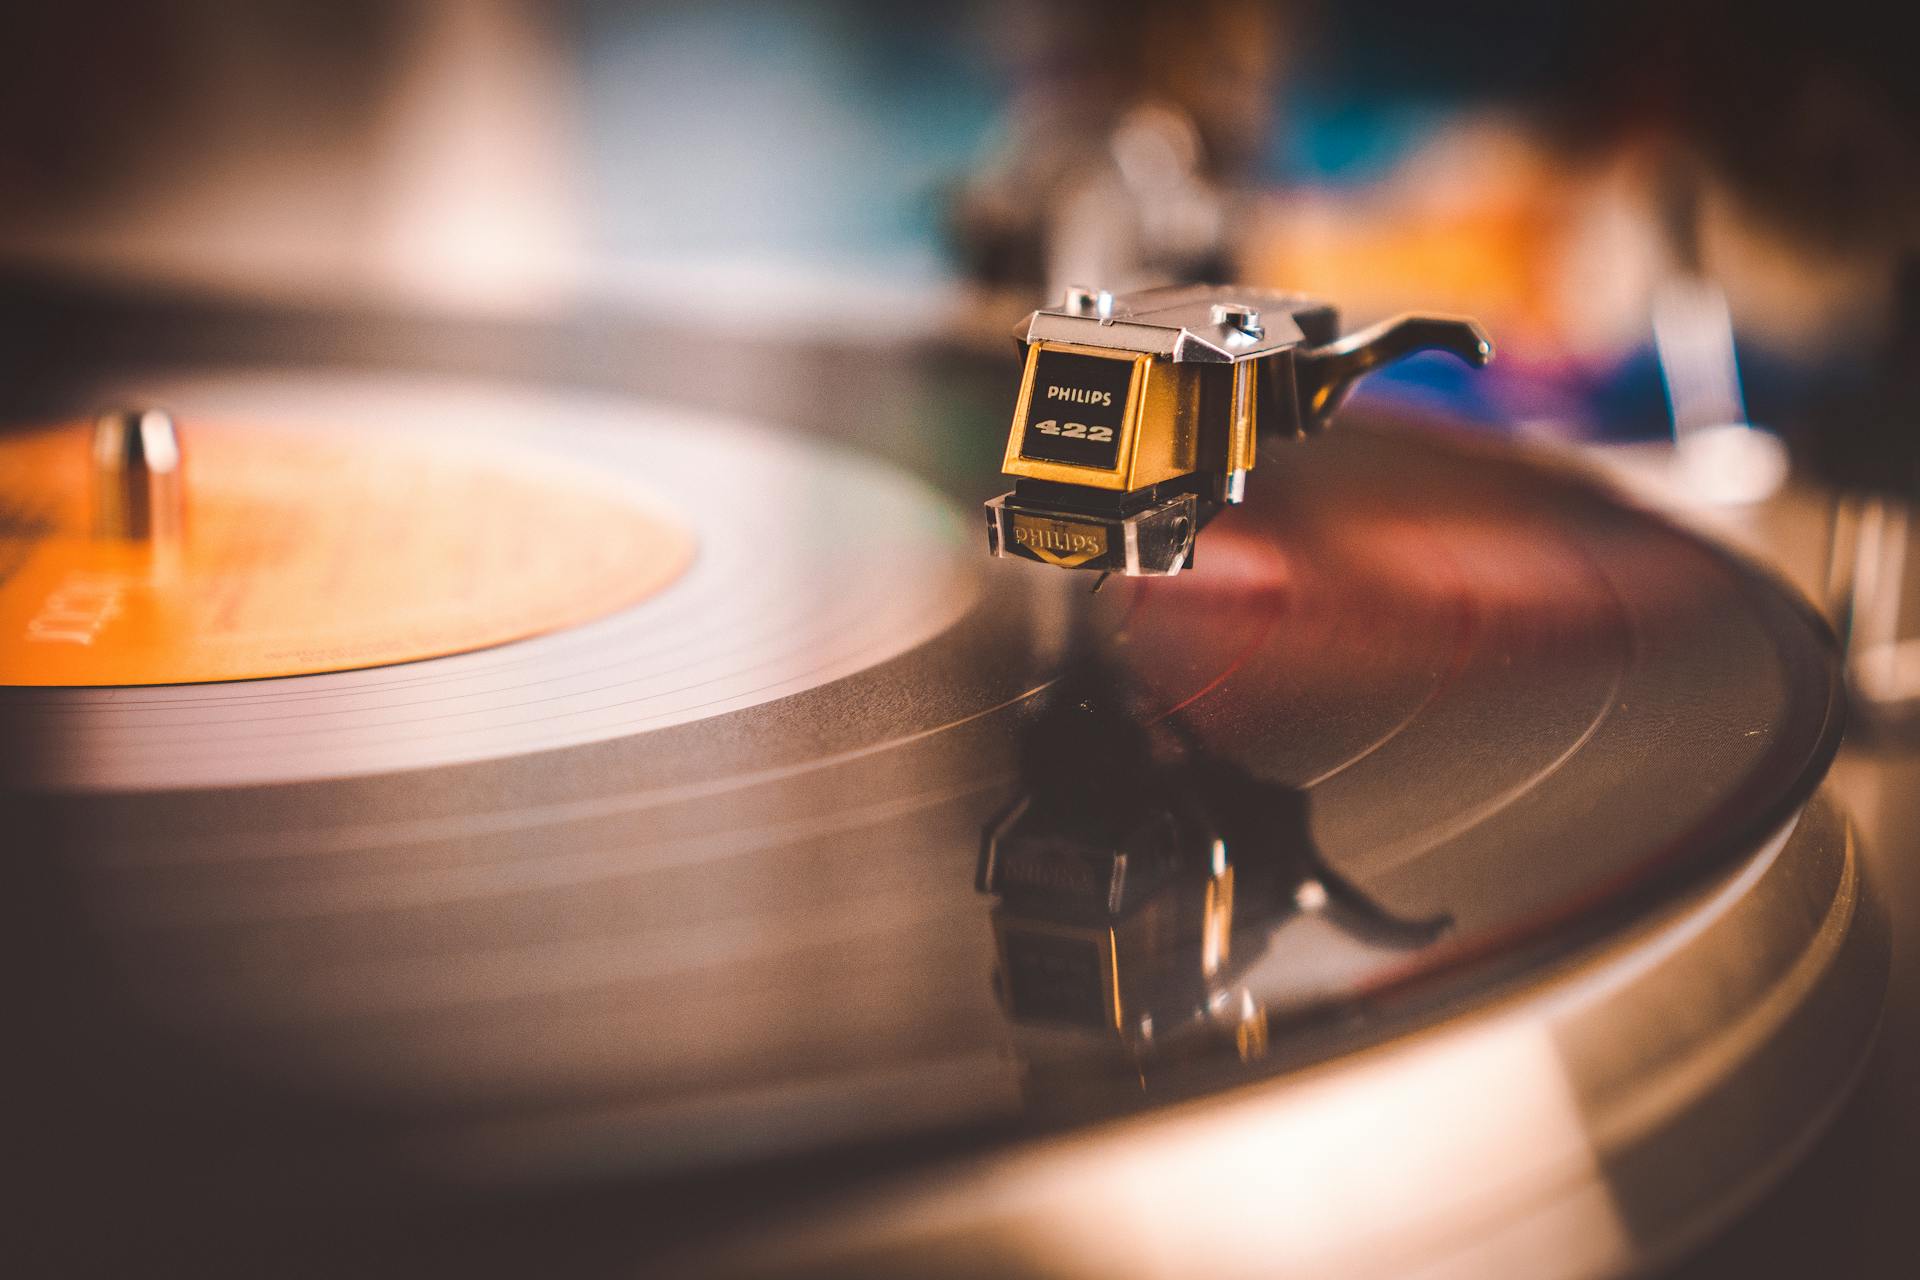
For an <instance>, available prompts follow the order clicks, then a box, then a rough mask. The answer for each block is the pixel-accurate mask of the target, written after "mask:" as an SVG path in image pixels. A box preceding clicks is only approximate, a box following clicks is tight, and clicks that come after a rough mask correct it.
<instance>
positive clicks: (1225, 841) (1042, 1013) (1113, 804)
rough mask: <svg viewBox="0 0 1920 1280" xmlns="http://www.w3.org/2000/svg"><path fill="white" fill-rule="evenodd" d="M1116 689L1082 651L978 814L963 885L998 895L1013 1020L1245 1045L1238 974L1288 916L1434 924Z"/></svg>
mask: <svg viewBox="0 0 1920 1280" xmlns="http://www.w3.org/2000/svg"><path fill="white" fill-rule="evenodd" d="M1124 690H1125V686H1124V685H1123V684H1122V683H1121V682H1120V680H1119V679H1118V678H1117V677H1116V676H1114V675H1112V674H1111V673H1109V672H1108V671H1106V670H1105V669H1104V667H1103V666H1102V665H1101V664H1100V663H1098V662H1096V661H1088V662H1085V663H1083V664H1081V665H1080V666H1077V667H1076V668H1075V669H1074V670H1073V671H1072V672H1070V673H1069V674H1068V675H1067V676H1066V677H1065V678H1064V679H1063V680H1062V681H1061V683H1060V684H1059V685H1058V686H1057V687H1056V689H1055V691H1054V695H1053V697H1052V699H1051V701H1050V704H1049V707H1048V709H1047V711H1046V712H1044V713H1043V714H1042V716H1041V717H1040V718H1039V719H1038V720H1037V721H1036V722H1035V723H1034V724H1033V726H1032V727H1031V729H1030V730H1029V731H1028V735H1027V738H1026V740H1025V742H1024V744H1023V750H1022V762H1021V763H1022V776H1023V782H1024V784H1025V791H1024V793H1023V794H1022V795H1021V796H1020V797H1019V798H1018V799H1017V800H1015V801H1014V803H1013V804H1012V805H1011V806H1009V807H1008V808H1007V809H1006V810H1005V811H1004V812H1002V813H1001V814H999V815H998V816H997V817H996V818H995V819H994V820H993V821H992V822H991V823H990V824H989V825H988V827H987V829H986V833H985V837H984V840H983V847H982V852H981V859H980V866H979V873H978V879H977V887H978V888H979V889H980V891H981V892H983V893H987V894H991V895H993V896H995V897H996V898H997V899H998V902H997V904H996V906H995V908H994V911H993V929H994V936H995V943H996V951H997V955H998V963H999V972H998V976H997V985H998V988H999V993H1000V997H1001V1000H1002V1002H1003V1004H1004V1006H1005V1008H1006V1010H1007V1012H1008V1014H1009V1015H1010V1016H1011V1017H1012V1018H1013V1019H1014V1021H1015V1022H1016V1023H1018V1024H1021V1025H1023V1026H1029V1027H1039V1026H1055V1027H1080V1028H1085V1029H1088V1030H1091V1031H1099V1032H1104V1033H1107V1034H1110V1035H1114V1036H1117V1037H1118V1039H1119V1040H1120V1041H1121V1042H1122V1044H1123V1045H1124V1046H1125V1048H1126V1049H1127V1050H1128V1051H1129V1053H1128V1056H1129V1057H1130V1058H1131V1059H1132V1065H1134V1066H1135V1067H1137V1068H1139V1069H1141V1070H1144V1069H1145V1063H1146V1062H1147V1060H1148V1059H1150V1058H1158V1057H1161V1056H1163V1055H1166V1054H1174V1055H1179V1053H1180V1048H1179V1046H1180V1045H1181V1044H1182V1043H1190V1044H1193V1045H1194V1046H1195V1047H1199V1046H1202V1045H1205V1044H1210V1043H1212V1042H1213V1041H1214V1040H1215V1039H1216V1037H1231V1039H1232V1041H1233V1043H1234V1044H1235V1046H1236V1047H1237V1049H1238V1051H1239V1054H1240V1056H1241V1057H1243V1058H1249V1057H1255V1056H1259V1055H1260V1054H1262V1053H1264V1051H1265V1047H1266V1038H1267V1011H1266V1009H1265V1007H1264V1005H1263V1003H1262V1002H1261V1001H1260V1000H1259V999H1258V998H1257V997H1256V996H1255V994H1254V993H1253V992H1251V991H1249V990H1247V989H1246V988H1245V987H1244V986H1242V985H1240V984H1239V982H1238V979H1239V977H1240V975H1242V974H1244V973H1245V972H1246V970H1247V969H1248V968H1249V967H1250V966H1251V965H1252V964H1253V962H1254V961H1255V960H1257V959H1258V958H1259V957H1260V955H1261V954H1262V953H1263V952H1264V951H1265V950H1266V946H1267V944H1268V942H1269V941H1270V940H1271V939H1272V937H1273V936H1274V934H1275V932H1276V931H1277V930H1278V929H1280V928H1282V927H1284V926H1285V924H1286V923H1287V922H1288V921H1289V920H1293V919H1297V918H1299V917H1302V916H1308V915H1312V916H1319V917H1320V918H1322V919H1323V920H1325V921H1326V922H1328V923H1329V924H1331V925H1332V926H1333V927H1334V928H1336V929H1338V930H1339V931H1341V932H1342V933H1344V934H1346V935H1348V936H1349V937H1351V938H1353V939H1355V940H1356V941H1359V942H1361V943H1364V944H1366V945H1369V946H1373V947H1384V948H1394V949H1411V948H1415V947H1419V946H1423V945H1425V944H1427V943H1429V942H1431V941H1433V940H1434V938H1436V937H1437V936H1438V935H1439V934H1441V933H1442V932H1444V931H1445V930H1446V928H1447V927H1448V925H1449V923H1450V921H1449V920H1448V919H1447V918H1446V917H1444V916H1441V917H1437V918H1433V919H1426V920H1408V919H1404V918H1401V917H1399V916H1396V915H1394V914H1392V913H1391V912H1389V911H1387V910H1386V909H1385V908H1383V907H1382V906H1380V905H1379V904H1378V903H1376V902H1374V901H1373V900H1372V899H1371V898H1369V897H1368V896H1367V895H1366V894H1365V893H1364V892H1363V891H1362V890H1360V889H1359V888H1358V887H1356V886H1355V885H1353V884H1352V883H1351V882H1349V881H1348V880H1347V879H1345V878H1344V877H1343V876H1341V875H1340V874H1339V873H1338V872H1337V871H1335V870H1334V869H1333V868H1332V867H1330V866H1328V865H1327V863H1326V861H1325V860H1324V859H1323V858H1322V857H1321V855H1320V852H1319V850H1318V849H1317V848H1316V847H1315V845H1314V841H1313V837H1312V834H1311V832H1310V831H1309V829H1308V821H1307V818H1308V805H1307V797H1306V795H1305V793H1303V792H1302V791H1300V790H1298V789H1297V788H1293V787H1289V786H1285V785H1283V784H1278V783H1273V782H1266V781H1263V780H1261V779H1259V778H1256V777H1254V776H1253V775H1252V774H1250V773H1249V772H1247V771H1246V770H1245V769H1244V768H1242V767H1241V766H1239V765H1236V764H1234V763H1232V762H1230V761H1227V760H1225V759H1222V758H1220V757H1218V756H1216V755H1214V754H1212V753H1211V752H1209V751H1208V750H1207V749H1206V747H1205V746H1204V745H1203V744H1202V743H1201V742H1200V741H1199V740H1198V738H1197V737H1196V736H1195V735H1194V734H1192V733H1191V732H1190V731H1189V730H1188V729H1187V727H1186V726H1185V725H1184V724H1183V723H1182V722H1181V721H1180V720H1179V719H1178V718H1177V717H1169V718H1166V719H1163V720H1160V721H1158V722H1155V723H1143V722H1142V721H1141V720H1140V719H1138V718H1137V717H1135V716H1134V715H1132V714H1131V713H1130V712H1129V709H1128V707H1127V705H1126V695H1125V692H1124Z"/></svg>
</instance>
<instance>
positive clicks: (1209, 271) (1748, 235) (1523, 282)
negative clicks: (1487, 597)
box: [0, 0, 1920, 469]
mask: <svg viewBox="0 0 1920 1280" xmlns="http://www.w3.org/2000/svg"><path fill="white" fill-rule="evenodd" d="M1879 14H1880V7H1879V6H1875V5H1867V4H1862V3H1857V2H1855V0H1840V2H1839V3H1828V4H1823V5H1820V6H1808V5H1804V4H1802V5H1792V6H1789V5H1773V4H1742V5H1730V4H1713V3H1701V2H1699V0H1677V2H1675V0H1668V2H1664V3H1655V2H1653V0H1624V2H1614V3H1604V4H1603V3H1597V2H1580V3H1570V4H1561V5H1540V4H1529V3H1522V2H1518V0H1510V2H1509V0H1461V2H1459V3H1454V4H1450V5H1444V6H1435V5H1426V4H1418V3H1413V2H1411V0H1388V2H1386V3H1369V4H1332V3H1324V2H1320V3H1310V2H1301V3H1282V4H1263V3H1253V2H1251V0H1203V2H1198V3H1181V4H1177V5H1176V4H1165V3H1163V4H1151V3H1063V2H1056V3H1043V4H1029V3H1013V2H1011V0H1004V2H1003V0H936V2H935V3H928V4H921V5H913V6H901V5H897V4H889V3H883V2H881V0H837V2H834V3H818V4H807V5H799V4H779V3H760V2H749V0H721V2H719V3H616V2H615V0H554V2H552V3H536V2H533V0H402V2H397V3H374V2H373V0H341V2H339V3H334V4H328V5H318V6H316V5H306V4H299V3H294V2H292V0H255V2H251V3H239V2H236V0H175V2H174V3H169V4H165V5H136V4H123V3H100V2H98V0H92V2H88V0H81V2H79V3H69V4H62V5H14V6H9V7H8V11H7V13H6V15H5V16H4V17H0V48H4V49H5V50H7V52H6V54H5V55H4V58H5V62H6V75H5V76H4V77H0V255H4V257H5V259H6V260H8V261H9V262H13V263H29V264H35V265H37V266H40V267H46V268H51V269H56V270H60V271H73V272H83V273H110V274H111V275H112V277H113V278H115V279H116V280H119V281H121V282H127V281H135V280H138V281H146V282H151V283H155V284H166V285H175V286H178V285H190V286H193V287H196V288H199V289H203V290H215V291H221V290H224V291H230V292H235V293H241V294H244V295H246V296H249V297H254V298H259V297H267V296H270V297H273V298H276V299H280V300H283V301H289V302H299V303H305V304H314V303H321V304H354V305H374V304H377V305H384V306H396V307H402V308H428V309H436V310H448V311H454V312H481V313H485V314H489V315H496V316H497V315H502V314H506V315H528V314H543V313H553V312H556V311H575V312H577V311H578V310H579V309H580V308H582V307H583V306H594V307H612V308H616V309H619V310H621V311H623V312H626V313H629V314H641V315H647V316H652V317H664V318H675V317H677V318H680V319H683V320H687V321H690V322H695V323H711V322H713V321H714V320H715V319H716V318H719V317H724V323H725V324H726V325H728V326H729V327H730V328H733V329H735V330H737V331H744V330H756V329H765V328H772V329H775V330H779V329H781V328H782V327H783V326H792V325H795V324H804V325H805V326H807V327H808V328H809V331H810V332H811V333H813V334H815V335H819V334H825V333H836V334H840V335H849V336H852V337H854V338H856V339H860V340H879V339H882V338H884V337H902V336H921V337H924V336H926V335H928V334H934V335H941V336H948V337H954V336H964V335H971V334H981V333H986V334H990V335H991V336H992V339H993V340H994V341H996V342H997V341H999V339H1000V338H1001V337H1002V336H1003V331H1004V329H1005V327H1006V325H1007V324H1009V323H1011V320H1012V319H1013V318H1017V316H1018V315H1020V314H1021V313H1023V312H1024V310H1026V309H1027V308H1029V307H1030V306H1031V305H1033V302H1034V300H1035V299H1036V298H1039V297H1041V296H1042V295H1045V294H1049V293H1053V292H1056V291H1057V290H1058V289H1059V288H1060V287H1061V286H1063V285H1064V284H1066V283H1068V282H1076V283H1078V282H1087V283H1094V284H1099V285H1103V286H1106V287H1111V288H1115V289H1124V288H1128V287H1131V286H1134V285H1137V284H1141V283H1149V282H1153V281H1156V280H1166V279H1180V278H1195V277H1212V278H1229V277H1230V278H1238V279H1242V280H1245V281H1248V282H1250V283H1260V284H1271V285H1277V286H1284V287H1290V288H1298V289H1303V290H1307V291H1311V292H1316V293H1319V294H1322V295H1324V296H1326V297H1329V298H1331V299H1333V300H1336V301H1337V302H1339V303H1340V304H1341V305H1342V306H1343V307H1344V308H1345V309H1346V310H1347V311H1348V313H1349V315H1350V317H1351V318H1352V319H1353V320H1356V321H1358V320H1367V319H1371V318H1374V317H1376V316H1378V315H1381V314H1385V313H1389V312H1392V311H1394V310H1398V309H1401V308H1405V307H1410V306H1418V307H1423V308H1429V309H1438V310H1454V311H1461V312H1471V313H1473V314H1475V315H1476V316H1478V317H1479V318H1480V319H1482V320H1483V321H1484V322H1485V323H1486V325H1487V327H1488V328H1489V329H1490V330H1491V331H1492V332H1494V333H1495V334H1496V335H1497V337H1498V339H1499V342H1500V345H1501V348H1502V355H1503V360H1502V364H1501V367H1500V368H1499V370H1498V372H1497V373H1496V374H1494V375H1493V376H1490V377H1487V378H1485V379H1474V378H1469V377H1467V376H1465V375H1463V374H1454V373H1453V372H1451V371H1450V370H1449V368H1448V366H1447V365H1446V364H1445V363H1444V362H1441V361H1437V360H1436V361H1434V362H1432V363H1431V364H1425V363H1422V364H1418V365H1416V366H1414V367H1413V368H1412V369H1410V370H1409V371H1408V372H1407V373H1406V374H1404V375H1400V377H1401V379H1402V381H1403V382H1404V383H1405V384H1406V385H1407V387H1408V388H1409V389H1410V390H1417V389H1418V388H1420V387H1422V386H1425V387H1429V388H1430V389H1431V390H1432V391H1433V392H1434V394H1435V396H1437V397H1439V398H1441V399H1443V400H1444V403H1445V404H1446V405H1447V406H1448V407H1449V409H1450V410H1451V411H1452V412H1454V413H1455V414H1457V415H1460V416H1464V417H1469V418H1475V419H1480V420H1483V421H1486V422H1488V423H1490V424H1497V425H1500V426H1503V427H1505V428H1508V429H1520V430H1527V431H1534V432H1545V433H1549V434H1557V435H1563V436H1572V437H1576V438H1648V437H1654V436H1659V435H1662V434H1667V433H1669V432H1671V430H1672V426H1673V418H1674V416H1675V415H1674V412H1673V406H1671V405H1670V403H1669V397H1668V395H1667V391H1666V386H1665V382H1664V381H1663V377H1662V368H1661V362H1660V360H1659V358H1658V351H1657V348H1656V344H1655V318H1656V314H1664V315H1666V316H1667V318H1668V319H1669V320H1671V321H1672V322H1673V324H1672V326H1671V327H1672V328H1673V329H1674V330H1675V333H1674V335H1673V340H1674V343H1675V344H1677V346H1678V348H1679V351H1678V352H1677V353H1676V352H1669V353H1668V355H1669V362H1670V361H1671V359H1672V358H1675V356H1676V354H1677V355H1678V356H1680V357H1682V358H1685V357H1687V356H1689V355H1691V356H1693V357H1696V358H1697V357H1698V355H1699V353H1700V352H1701V351H1708V350H1709V349H1711V348H1713V347H1714V344H1715V342H1716V341H1719V342H1720V343H1721V345H1725V341H1726V334H1725V333H1724V332H1723V333H1721V334H1720V335H1718V338H1717V339H1716V337H1715V335H1713V334H1710V333H1704V332H1703V331H1702V330H1703V326H1704V327H1705V328H1706V329H1711V328H1712V327H1713V319H1714V313H1715V311H1716V307H1720V306H1724V308H1725V309H1726V314H1727V315H1728V316H1730V324H1731V330H1732V332H1733V333H1735V334H1737V337H1738V360H1739V363H1738V370H1739V381H1738V384H1737V387H1736V390H1738V391H1740V392H1744V394H1745V398H1746V403H1745V406H1744V412H1745V414H1746V416H1750V417H1751V418H1752V419H1753V420H1755V421H1758V422H1763V423H1766V424H1768V425H1774V426H1777V427H1779V428H1780V429H1782V430H1787V431H1789V432H1795V431H1800V430H1805V429H1807V428H1808V426H1809V423H1810V421H1811V420H1812V419H1814V418H1816V417H1818V416H1819V414H1820V413H1821V412H1822V411H1823V410H1825V411H1830V410H1828V409H1827V406H1831V405H1833V404H1836V403H1839V402H1841V401H1846V402H1848V403H1849V404H1855V403H1860V402H1874V401H1876V398H1877V397H1879V396H1880V394H1881V393H1880V387H1881V385H1882V384H1883V383H1884V382H1887V381H1889V380H1898V378H1899V377H1900V376H1903V375H1900V374H1899V373H1898V369H1899V368H1905V367H1909V366H1910V365H1911V361H1910V360H1903V359H1901V358H1899V353H1902V352H1905V353H1911V351H1912V349H1913V346H1914V342H1915V339H1914V338H1913V336H1912V334H1913V327H1914V319H1913V314H1914V312H1915V311H1916V309H1920V302H1917V301H1916V299H1915V296H1914V295H1915V292H1916V289H1920V283H1916V278H1915V271H1916V268H1915V267H1914V265H1913V264H1914V261H1915V250H1916V243H1917V242H1920V163H1916V154H1915V153H1916V151H1920V90H1916V87H1915V82H1914V78H1913V77H1912V76H1911V75H1909V74H1907V72H1906V66H1905V58H1906V54H1905V51H1904V46H1903V45H1902V44H1901V43H1900V42H1899V41H1897V40H1893V39H1890V38H1888V36H1889V33H1888V32H1887V31H1886V30H1885V28H1884V27H1883V26H1882V24H1881V21H1880V18H1879ZM1701 281H1704V282H1707V283H1708V284H1709V285H1710V286H1711V287H1710V288H1709V289H1708V290H1707V291H1706V294H1705V298H1706V300H1705V302H1704V303H1703V302H1702V299H1701V296H1700V293H1699V291H1697V290H1693V291H1690V290H1689V289H1688V288H1687V287H1686V286H1687V285H1689V284H1690V283H1693V282H1701ZM1663 304H1664V310H1663ZM1703 305H1704V308H1705V316H1706V319H1704V320H1703V319H1702V314H1703V313H1702V307H1703ZM1904 376H1906V378H1907V380H1908V381H1909V382H1910V381H1911V375H1904ZM1722 381H1724V379H1722ZM1719 391H1724V387H1722V388H1720V389H1719ZM1701 394H1703V395H1705V396H1706V398H1707V400H1709V401H1710V400H1711V399H1712V397H1713V395H1714V394H1718V391H1714V390H1711V389H1710V390H1708V391H1705V392H1702V393H1701ZM1682 407H1683V408H1685V409H1688V410H1689V411H1697V410H1706V409H1720V410H1722V413H1721V416H1725V406H1721V405H1714V404H1695V405H1692V406H1682ZM1735 412H1736V413H1737V412H1739V410H1738V409H1737V408H1736V409H1735ZM1683 425H1684V424H1683ZM1876 469H1884V467H1883V466H1882V467H1881V468H1876Z"/></svg>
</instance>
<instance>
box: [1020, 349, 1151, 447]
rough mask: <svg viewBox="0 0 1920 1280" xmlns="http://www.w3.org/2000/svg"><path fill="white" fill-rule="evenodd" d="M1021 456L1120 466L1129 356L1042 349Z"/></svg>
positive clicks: (1129, 380) (1130, 373)
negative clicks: (1118, 356)
mask: <svg viewBox="0 0 1920 1280" xmlns="http://www.w3.org/2000/svg"><path fill="white" fill-rule="evenodd" d="M1032 387H1033V390H1032V393H1031V395H1030V396H1029V397H1028V400H1027V418H1026V422H1025V424H1024V427H1025V430H1024V431H1023V433H1022V435H1021V440H1020V456H1021V457H1023V458H1029V459H1032V460H1033V461H1036V462H1059V463H1065V464H1066V465H1067V466H1070V467H1091V468H1094V469H1096V470H1100V471H1112V470H1114V469H1115V468H1116V467H1118V466H1119V465H1120V445H1121V440H1122V437H1123V436H1124V435H1125V432H1124V430H1123V425H1124V423H1125V421H1126V416H1127V394H1128V392H1129V391H1130V390H1131V389H1132V387H1133V361H1132V360H1131V359H1124V360H1116V359H1112V358H1110V357H1107V356H1089V355H1082V354H1080V353H1079V352H1076V351H1052V350H1047V349H1044V348H1043V349H1042V350H1041V351H1040V352H1039V353H1038V355H1037V356H1036V357H1035V359H1034V366H1033V383H1032Z"/></svg>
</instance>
